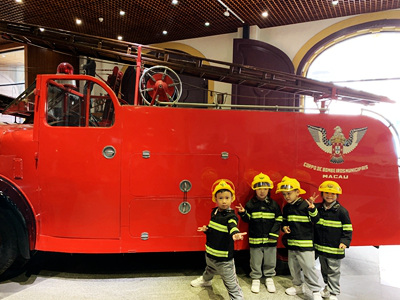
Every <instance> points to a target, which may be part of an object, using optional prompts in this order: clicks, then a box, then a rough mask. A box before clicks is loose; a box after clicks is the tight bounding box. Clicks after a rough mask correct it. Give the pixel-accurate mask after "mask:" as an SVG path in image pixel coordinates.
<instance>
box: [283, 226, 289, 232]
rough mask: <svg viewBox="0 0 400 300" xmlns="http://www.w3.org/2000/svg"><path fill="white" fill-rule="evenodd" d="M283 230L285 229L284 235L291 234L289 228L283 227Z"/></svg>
mask: <svg viewBox="0 0 400 300" xmlns="http://www.w3.org/2000/svg"><path fill="white" fill-rule="evenodd" d="M282 229H283V232H284V233H290V232H291V231H290V227H289V226H283V227H282Z"/></svg>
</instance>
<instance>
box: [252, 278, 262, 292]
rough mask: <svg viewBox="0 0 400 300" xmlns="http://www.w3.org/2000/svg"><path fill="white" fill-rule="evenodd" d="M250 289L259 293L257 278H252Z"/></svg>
mask: <svg viewBox="0 0 400 300" xmlns="http://www.w3.org/2000/svg"><path fill="white" fill-rule="evenodd" d="M251 291H252V292H253V293H259V292H260V280H259V279H253V281H252V283H251Z"/></svg>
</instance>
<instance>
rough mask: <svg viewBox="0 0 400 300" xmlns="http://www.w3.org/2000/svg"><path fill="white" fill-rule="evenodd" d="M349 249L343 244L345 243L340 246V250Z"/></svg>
mask: <svg viewBox="0 0 400 300" xmlns="http://www.w3.org/2000/svg"><path fill="white" fill-rule="evenodd" d="M346 248H347V246H346V245H345V244H343V243H340V245H339V249H346Z"/></svg>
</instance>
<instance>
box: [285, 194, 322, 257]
mask: <svg viewBox="0 0 400 300" xmlns="http://www.w3.org/2000/svg"><path fill="white" fill-rule="evenodd" d="M318 219H319V214H318V210H317V208H316V207H314V208H313V209H309V208H308V203H307V201H305V200H304V199H302V198H299V199H298V200H296V201H295V202H294V203H292V204H290V203H287V204H286V205H285V206H284V207H283V221H282V228H283V227H284V226H289V228H290V233H289V234H286V235H285V237H286V238H287V246H286V247H287V248H288V249H289V250H298V251H313V250H314V245H313V235H314V232H313V231H314V228H313V227H314V225H313V224H315V223H316V222H317V221H318Z"/></svg>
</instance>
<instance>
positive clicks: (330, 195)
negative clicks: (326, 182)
mask: <svg viewBox="0 0 400 300" xmlns="http://www.w3.org/2000/svg"><path fill="white" fill-rule="evenodd" d="M322 198H323V199H324V201H325V202H326V203H328V204H331V203H333V202H335V201H336V199H337V194H334V193H327V192H322Z"/></svg>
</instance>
